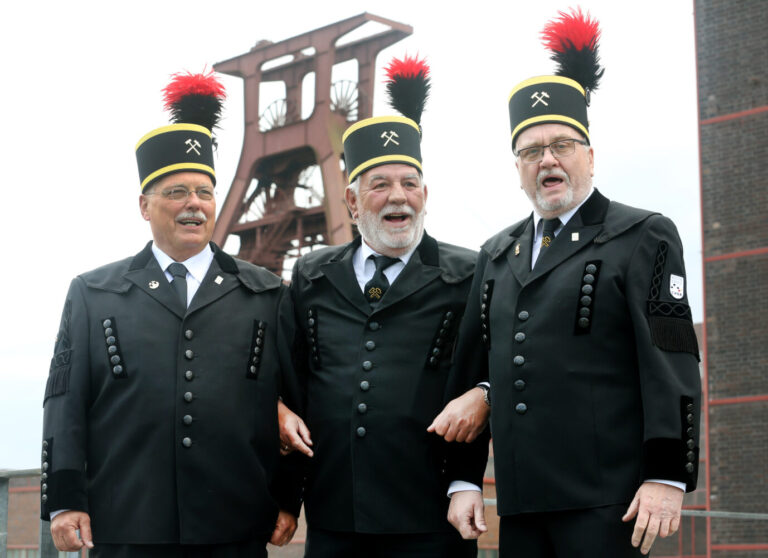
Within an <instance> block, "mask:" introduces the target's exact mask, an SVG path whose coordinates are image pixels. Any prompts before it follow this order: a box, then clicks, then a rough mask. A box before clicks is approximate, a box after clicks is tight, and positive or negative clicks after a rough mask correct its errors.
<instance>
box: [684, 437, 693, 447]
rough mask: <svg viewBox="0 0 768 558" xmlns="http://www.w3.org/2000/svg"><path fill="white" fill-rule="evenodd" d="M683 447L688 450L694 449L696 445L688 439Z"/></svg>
mask: <svg viewBox="0 0 768 558" xmlns="http://www.w3.org/2000/svg"><path fill="white" fill-rule="evenodd" d="M685 445H686V446H688V449H693V448H694V447H696V443H695V442H694V441H693V440H691V439H690V438H689V439H688V441H687V442H686V443H685Z"/></svg>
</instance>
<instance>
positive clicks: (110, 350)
mask: <svg viewBox="0 0 768 558" xmlns="http://www.w3.org/2000/svg"><path fill="white" fill-rule="evenodd" d="M116 352H117V345H110V346H109V347H107V354H110V355H114V354H115V353H116Z"/></svg>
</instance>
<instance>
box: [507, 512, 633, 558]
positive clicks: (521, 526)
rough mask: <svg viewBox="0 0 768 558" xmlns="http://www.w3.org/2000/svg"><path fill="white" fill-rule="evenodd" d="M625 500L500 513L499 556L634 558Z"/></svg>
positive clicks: (523, 557) (520, 557)
mask: <svg viewBox="0 0 768 558" xmlns="http://www.w3.org/2000/svg"><path fill="white" fill-rule="evenodd" d="M627 507H629V503H627V504H619V505H614V506H603V507H599V508H589V509H583V510H568V511H558V512H542V513H524V514H519V515H506V516H502V518H501V522H500V524H499V558H602V557H606V558H636V557H640V556H643V555H642V554H641V553H640V549H639V548H634V547H633V546H632V543H631V538H632V530H633V528H634V525H635V522H634V520H632V521H630V522H628V523H623V522H622V521H621V517H622V516H623V515H624V513H625V512H626V511H627Z"/></svg>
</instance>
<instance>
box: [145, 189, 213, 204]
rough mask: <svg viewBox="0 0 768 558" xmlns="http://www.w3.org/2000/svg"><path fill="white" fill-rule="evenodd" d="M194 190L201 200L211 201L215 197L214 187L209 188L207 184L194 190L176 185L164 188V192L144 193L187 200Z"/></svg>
mask: <svg viewBox="0 0 768 558" xmlns="http://www.w3.org/2000/svg"><path fill="white" fill-rule="evenodd" d="M192 192H194V193H195V195H197V197H198V198H199V199H200V200H201V201H211V200H212V199H213V197H214V192H213V188H207V187H205V186H203V187H202V188H196V189H194V190H190V189H189V188H186V187H184V186H174V187H173V188H168V189H167V190H163V191H162V192H149V193H147V194H144V195H145V196H153V195H157V194H160V195H161V196H163V197H164V198H165V199H167V200H171V201H187V198H189V196H190V194H192Z"/></svg>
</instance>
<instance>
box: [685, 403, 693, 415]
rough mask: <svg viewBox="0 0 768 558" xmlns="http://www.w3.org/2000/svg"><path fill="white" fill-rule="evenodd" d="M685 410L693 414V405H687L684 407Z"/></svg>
mask: <svg viewBox="0 0 768 558" xmlns="http://www.w3.org/2000/svg"><path fill="white" fill-rule="evenodd" d="M685 409H686V410H687V411H688V412H689V413H692V412H693V403H688V405H686V406H685Z"/></svg>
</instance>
